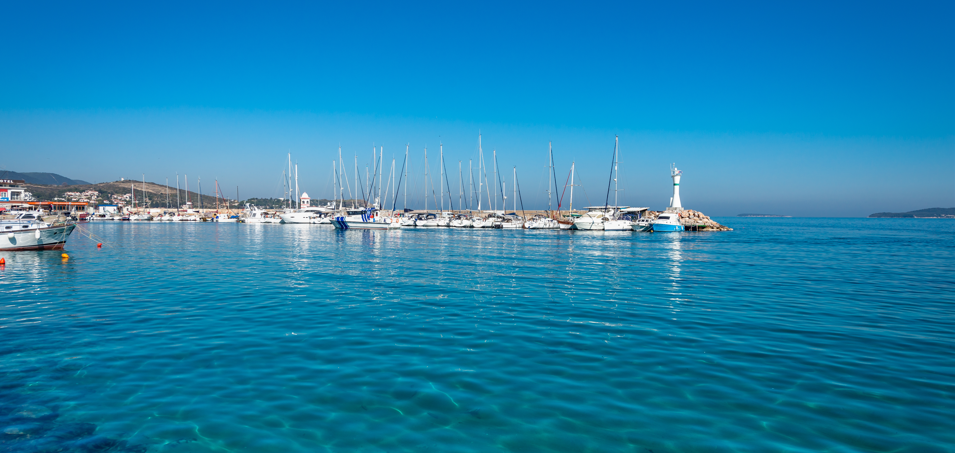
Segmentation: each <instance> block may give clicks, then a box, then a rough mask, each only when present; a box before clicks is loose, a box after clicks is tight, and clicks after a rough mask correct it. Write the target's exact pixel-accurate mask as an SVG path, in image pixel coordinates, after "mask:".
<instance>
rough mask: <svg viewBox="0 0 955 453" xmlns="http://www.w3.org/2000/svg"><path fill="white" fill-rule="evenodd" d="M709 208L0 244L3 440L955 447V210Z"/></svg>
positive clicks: (474, 446)
mask: <svg viewBox="0 0 955 453" xmlns="http://www.w3.org/2000/svg"><path fill="white" fill-rule="evenodd" d="M720 220H721V221H722V222H723V223H725V224H728V225H730V226H732V227H734V228H735V229H736V230H735V231H732V232H726V233H684V234H678V233H666V234H660V233H657V234H646V233H644V234H639V233H612V232H607V233H604V232H577V233H568V232H555V231H499V230H498V231H488V230H401V231H383V232H372V231H354V230H352V231H347V232H340V231H335V230H333V229H331V228H328V227H324V226H309V225H239V224H191V223H176V224H135V223H134V224H129V223H115V224H108V223H106V224H91V225H87V226H85V227H84V228H86V229H87V230H89V231H91V232H92V233H93V234H95V235H97V236H99V237H102V238H103V239H104V242H105V246H104V247H103V248H102V249H96V247H95V243H93V242H92V241H90V240H89V239H86V238H83V237H81V236H79V235H78V234H74V236H73V237H72V238H71V239H70V244H69V246H68V247H67V251H68V252H69V254H70V256H71V258H70V259H69V260H68V261H65V262H64V261H63V260H61V258H60V253H61V252H59V251H57V252H32V253H25V252H17V253H0V256H2V257H5V258H6V261H7V264H6V267H5V269H3V270H2V271H0V451H16V452H31V451H38V452H39V451H43V452H46V451H84V452H85V451H90V452H92V451H97V452H98V451H148V452H219V451H222V452H225V451H235V452H312V451H329V452H358V451H364V452H403V451H436V452H437V451H440V452H456V451H461V452H470V451H492V452H495V451H505V452H509V451H513V452H518V451H521V452H523V451H529V452H536V451H540V452H587V451H593V452H643V453H646V452H649V451H652V452H654V453H663V452H736V451H738V452H772V451H788V452H819V451H833V452H952V451H955V415H953V414H955V294H953V289H955V222H951V221H946V220H911V219H900V220H892V219H744V218H727V219H720Z"/></svg>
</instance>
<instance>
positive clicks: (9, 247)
mask: <svg viewBox="0 0 955 453" xmlns="http://www.w3.org/2000/svg"><path fill="white" fill-rule="evenodd" d="M74 228H76V225H65V226H54V227H46V228H38V229H37V228H34V229H29V230H23V231H15V232H9V233H2V235H0V251H3V252H17V251H26V250H59V249H62V248H63V247H65V246H66V240H67V239H68V238H69V237H70V233H72V232H73V229H74ZM37 232H39V235H37ZM37 236H39V237H37Z"/></svg>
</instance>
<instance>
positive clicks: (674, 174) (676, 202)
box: [667, 164, 683, 212]
mask: <svg viewBox="0 0 955 453" xmlns="http://www.w3.org/2000/svg"><path fill="white" fill-rule="evenodd" d="M682 174H683V172H682V171H680V170H679V169H678V168H676V164H670V177H671V178H673V197H672V198H670V208H669V209H667V211H676V212H679V211H682V210H683V204H681V203H680V176H681V175H682Z"/></svg>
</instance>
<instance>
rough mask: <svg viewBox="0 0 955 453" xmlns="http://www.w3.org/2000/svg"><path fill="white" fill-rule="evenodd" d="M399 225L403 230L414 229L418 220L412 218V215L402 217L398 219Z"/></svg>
mask: <svg viewBox="0 0 955 453" xmlns="http://www.w3.org/2000/svg"><path fill="white" fill-rule="evenodd" d="M398 224H399V225H401V227H402V228H414V227H415V226H416V224H417V219H416V218H415V216H410V215H409V216H401V217H400V218H399V219H398Z"/></svg>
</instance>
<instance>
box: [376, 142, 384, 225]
mask: <svg viewBox="0 0 955 453" xmlns="http://www.w3.org/2000/svg"><path fill="white" fill-rule="evenodd" d="M384 163H385V147H384V146H382V147H381V152H380V153H378V206H377V208H378V209H381V208H382V207H384V205H383V204H382V202H383V201H384V200H383V199H382V198H381V181H382V179H381V178H382V176H383V175H384V173H383V172H384V170H385V169H384V168H382V166H383V165H384Z"/></svg>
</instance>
